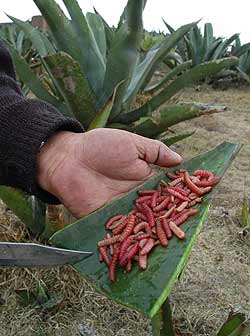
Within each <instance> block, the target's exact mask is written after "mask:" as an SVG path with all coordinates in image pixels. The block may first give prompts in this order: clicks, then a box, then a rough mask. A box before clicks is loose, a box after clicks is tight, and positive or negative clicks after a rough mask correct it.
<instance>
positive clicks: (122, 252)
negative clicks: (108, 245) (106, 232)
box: [119, 236, 134, 262]
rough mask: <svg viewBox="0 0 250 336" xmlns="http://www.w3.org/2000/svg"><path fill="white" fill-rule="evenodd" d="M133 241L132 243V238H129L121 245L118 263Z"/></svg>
mask: <svg viewBox="0 0 250 336" xmlns="http://www.w3.org/2000/svg"><path fill="white" fill-rule="evenodd" d="M133 241H134V237H133V236H130V237H128V238H127V239H125V240H124V241H123V242H122V243H121V245H120V248H119V250H120V254H119V261H120V262H121V260H122V259H123V258H124V256H125V255H126V252H127V249H128V247H129V246H130V245H131V244H132V243H133Z"/></svg>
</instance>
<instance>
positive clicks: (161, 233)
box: [156, 220, 168, 246]
mask: <svg viewBox="0 0 250 336" xmlns="http://www.w3.org/2000/svg"><path fill="white" fill-rule="evenodd" d="M156 234H157V237H158V239H159V241H160V243H161V245H162V246H167V245H168V240H167V236H166V234H165V231H164V230H163V228H162V225H161V220H158V221H157V222H156Z"/></svg>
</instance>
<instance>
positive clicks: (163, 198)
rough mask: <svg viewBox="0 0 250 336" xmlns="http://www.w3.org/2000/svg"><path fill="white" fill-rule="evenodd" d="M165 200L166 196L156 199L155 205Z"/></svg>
mask: <svg viewBox="0 0 250 336" xmlns="http://www.w3.org/2000/svg"><path fill="white" fill-rule="evenodd" d="M166 198H168V196H159V197H158V198H157V201H156V203H157V204H160V203H161V202H162V201H164V200H165V199H166Z"/></svg>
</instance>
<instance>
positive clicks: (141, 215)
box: [135, 212, 147, 221]
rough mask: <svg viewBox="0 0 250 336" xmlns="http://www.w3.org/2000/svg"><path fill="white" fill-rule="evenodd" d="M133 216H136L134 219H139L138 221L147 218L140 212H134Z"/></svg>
mask: <svg viewBox="0 0 250 336" xmlns="http://www.w3.org/2000/svg"><path fill="white" fill-rule="evenodd" d="M135 215H136V217H137V218H139V219H142V220H144V221H146V220H147V217H146V216H145V215H144V214H143V213H141V212H136V214H135Z"/></svg>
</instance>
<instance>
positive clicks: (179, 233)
mask: <svg viewBox="0 0 250 336" xmlns="http://www.w3.org/2000/svg"><path fill="white" fill-rule="evenodd" d="M169 227H170V229H171V231H172V232H173V233H174V234H175V235H176V237H178V238H179V239H184V238H185V233H184V232H183V231H182V230H181V229H180V228H179V227H178V226H177V225H176V224H175V223H174V222H171V221H170V222H169Z"/></svg>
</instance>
